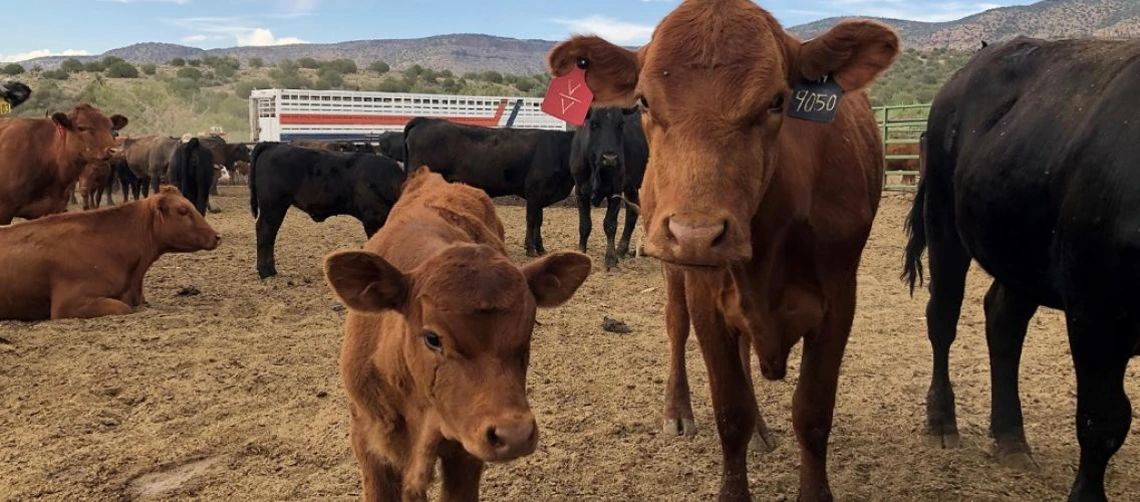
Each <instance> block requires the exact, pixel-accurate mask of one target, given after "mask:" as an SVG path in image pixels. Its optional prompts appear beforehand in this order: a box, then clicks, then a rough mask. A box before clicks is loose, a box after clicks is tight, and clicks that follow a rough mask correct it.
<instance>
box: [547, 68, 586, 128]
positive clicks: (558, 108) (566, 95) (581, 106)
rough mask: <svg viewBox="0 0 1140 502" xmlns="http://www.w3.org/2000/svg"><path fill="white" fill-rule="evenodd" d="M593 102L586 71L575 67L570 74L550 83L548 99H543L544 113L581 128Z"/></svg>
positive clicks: (556, 78)
mask: <svg viewBox="0 0 1140 502" xmlns="http://www.w3.org/2000/svg"><path fill="white" fill-rule="evenodd" d="M593 101H594V93H593V91H591V90H590V87H589V86H588V85H586V70H583V69H582V68H580V67H578V66H575V67H574V69H572V70H570V73H567V74H565V75H563V76H561V77H555V78H554V79H553V80H551V81H550V87H548V88H547V89H546V97H544V98H543V99H542V111H543V113H546V114H547V115H550V116H552V117H555V118H557V119H561V120H565V121H566V122H569V123H571V124H574V125H576V126H580V125H582V124H583V123H585V122H586V112H588V111H590V103H592V102H593Z"/></svg>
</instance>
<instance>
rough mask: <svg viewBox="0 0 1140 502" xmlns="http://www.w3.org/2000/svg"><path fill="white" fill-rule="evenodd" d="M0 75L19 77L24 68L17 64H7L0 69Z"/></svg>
mask: <svg viewBox="0 0 1140 502" xmlns="http://www.w3.org/2000/svg"><path fill="white" fill-rule="evenodd" d="M0 73H3V74H5V75H19V74H21V73H24V67H23V66H21V65H20V64H19V63H9V64H6V65H4V68H0Z"/></svg>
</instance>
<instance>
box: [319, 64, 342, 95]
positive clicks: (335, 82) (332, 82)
mask: <svg viewBox="0 0 1140 502" xmlns="http://www.w3.org/2000/svg"><path fill="white" fill-rule="evenodd" d="M318 75H319V77H320V78H318V79H317V83H316V86H317V87H316V88H317V89H321V90H328V89H333V88H338V87H341V86H343V85H344V77H342V76H341V74H340V73H339V72H337V71H336V70H333V69H329V68H323V69H321V72H320V73H319V74H318Z"/></svg>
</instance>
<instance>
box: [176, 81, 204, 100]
mask: <svg viewBox="0 0 1140 502" xmlns="http://www.w3.org/2000/svg"><path fill="white" fill-rule="evenodd" d="M170 90H171V92H173V93H174V94H175V95H178V96H181V97H183V98H188V97H190V96H192V95H194V94H196V93H197V92H198V81H196V80H194V79H189V78H176V79H174V80H171V81H170Z"/></svg>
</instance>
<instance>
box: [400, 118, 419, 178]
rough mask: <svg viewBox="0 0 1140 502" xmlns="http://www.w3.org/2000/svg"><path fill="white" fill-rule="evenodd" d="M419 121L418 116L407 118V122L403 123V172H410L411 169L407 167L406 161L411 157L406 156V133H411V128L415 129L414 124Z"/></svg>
mask: <svg viewBox="0 0 1140 502" xmlns="http://www.w3.org/2000/svg"><path fill="white" fill-rule="evenodd" d="M419 123H420V119H419V117H416V118H414V119H412V120H409V121H408V123H407V124H405V125H404V144H403V149H404V172H412V171H413V169H412V168H410V167H408V161H409V160H411V157H410V156H408V135H409V134H411V133H412V129H415V127H416V125H418V124H419ZM416 167H419V166H416Z"/></svg>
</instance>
